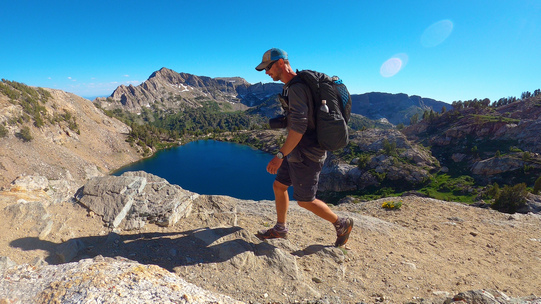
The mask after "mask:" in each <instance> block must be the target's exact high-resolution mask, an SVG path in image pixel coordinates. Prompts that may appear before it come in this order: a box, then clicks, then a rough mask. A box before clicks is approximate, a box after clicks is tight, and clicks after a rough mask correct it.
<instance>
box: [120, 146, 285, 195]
mask: <svg viewBox="0 0 541 304" xmlns="http://www.w3.org/2000/svg"><path fill="white" fill-rule="evenodd" d="M271 158H272V155H271V154H269V153H265V152H262V151H259V150H256V149H253V148H250V147H247V146H243V145H239V144H234V143H228V142H219V141H214V140H201V141H195V142H191V143H188V144H186V145H183V146H179V147H175V148H171V149H166V150H162V151H159V152H158V153H156V154H155V155H154V156H153V157H151V158H148V159H145V160H142V161H140V162H137V163H133V164H131V165H129V166H127V167H124V168H122V169H120V170H119V171H117V172H115V173H114V174H113V175H117V176H118V175H121V174H122V173H124V172H126V171H140V170H142V171H145V172H148V173H152V174H154V175H157V176H159V177H162V178H165V179H166V180H167V181H168V182H169V183H171V184H176V185H179V186H181V187H182V188H183V189H186V190H189V191H193V192H196V193H199V194H213V195H214V194H219V195H228V196H232V197H236V198H240V199H251V200H264V199H267V200H274V193H273V191H272V183H273V181H274V178H275V175H271V174H269V173H268V172H267V170H266V168H267V164H268V162H269V161H270V160H271Z"/></svg>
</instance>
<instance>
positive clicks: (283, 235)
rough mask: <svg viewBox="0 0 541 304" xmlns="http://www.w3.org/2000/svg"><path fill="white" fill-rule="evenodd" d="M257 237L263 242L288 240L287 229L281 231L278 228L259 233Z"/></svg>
mask: <svg viewBox="0 0 541 304" xmlns="http://www.w3.org/2000/svg"><path fill="white" fill-rule="evenodd" d="M256 236H257V237H258V238H259V239H261V240H266V239H287V228H286V229H284V230H279V229H277V228H276V226H274V227H272V228H271V229H268V230H261V231H259V232H258V233H257V234H256Z"/></svg>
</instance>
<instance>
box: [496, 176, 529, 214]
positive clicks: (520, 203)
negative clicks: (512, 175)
mask: <svg viewBox="0 0 541 304" xmlns="http://www.w3.org/2000/svg"><path fill="white" fill-rule="evenodd" d="M527 195H528V190H527V188H526V184H524V183H522V184H517V185H514V186H507V185H506V186H504V187H503V188H502V190H501V191H500V193H499V195H498V196H497V197H496V199H495V200H494V203H493V204H492V209H496V210H498V211H501V212H505V213H515V212H517V210H518V209H520V208H522V207H524V206H526V197H527Z"/></svg>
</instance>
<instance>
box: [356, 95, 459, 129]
mask: <svg viewBox="0 0 541 304" xmlns="http://www.w3.org/2000/svg"><path fill="white" fill-rule="evenodd" d="M351 100H352V102H353V104H352V108H351V111H352V112H353V113H356V114H360V115H363V116H365V117H367V118H369V119H372V120H378V119H381V118H386V119H387V120H388V121H389V122H391V123H392V124H394V125H398V124H400V123H403V124H405V125H409V123H410V118H411V116H413V115H415V114H419V115H420V116H422V114H423V112H424V111H426V110H430V109H432V110H433V111H435V112H441V110H442V108H443V107H445V108H446V109H447V110H449V109H451V108H452V106H451V105H450V104H447V103H444V102H441V101H437V100H434V99H430V98H422V97H420V96H415V95H412V96H408V95H406V94H389V93H378V92H371V93H365V94H360V95H356V94H354V95H352V96H351Z"/></svg>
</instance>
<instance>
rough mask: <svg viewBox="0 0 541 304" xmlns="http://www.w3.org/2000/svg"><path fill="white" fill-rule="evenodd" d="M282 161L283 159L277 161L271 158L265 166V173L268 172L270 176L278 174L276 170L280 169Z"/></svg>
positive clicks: (276, 158)
mask: <svg viewBox="0 0 541 304" xmlns="http://www.w3.org/2000/svg"><path fill="white" fill-rule="evenodd" d="M283 161H284V160H283V159H279V158H278V157H276V156H275V157H273V158H272V159H271V161H270V162H269V164H268V165H267V172H269V173H270V174H276V172H278V168H280V166H281V165H282V162H283Z"/></svg>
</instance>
